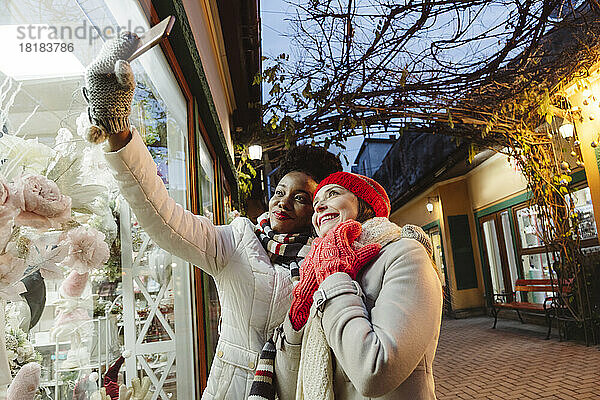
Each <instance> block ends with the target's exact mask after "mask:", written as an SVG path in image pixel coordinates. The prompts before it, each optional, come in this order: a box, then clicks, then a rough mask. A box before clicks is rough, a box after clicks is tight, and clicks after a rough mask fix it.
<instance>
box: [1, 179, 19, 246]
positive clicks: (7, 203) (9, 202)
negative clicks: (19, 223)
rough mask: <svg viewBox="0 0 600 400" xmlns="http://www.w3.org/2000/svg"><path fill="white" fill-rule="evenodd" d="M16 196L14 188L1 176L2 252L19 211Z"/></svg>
mask: <svg viewBox="0 0 600 400" xmlns="http://www.w3.org/2000/svg"><path fill="white" fill-rule="evenodd" d="M15 197H16V195H15V191H14V189H13V188H12V187H11V186H10V185H9V184H8V183H7V182H6V180H5V179H4V177H2V176H0V252H1V251H2V250H3V249H4V248H5V247H6V243H8V240H9V239H10V235H11V234H12V228H13V220H14V217H15V216H16V215H17V214H18V213H19V209H18V208H17V205H16V202H15Z"/></svg>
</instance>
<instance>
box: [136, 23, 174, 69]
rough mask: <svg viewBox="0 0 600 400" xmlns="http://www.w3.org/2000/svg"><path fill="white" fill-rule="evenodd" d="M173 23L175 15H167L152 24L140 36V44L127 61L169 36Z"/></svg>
mask: <svg viewBox="0 0 600 400" xmlns="http://www.w3.org/2000/svg"><path fill="white" fill-rule="evenodd" d="M174 23H175V17H174V16H172V15H171V16H169V17H167V18H165V19H163V20H162V21H160V22H159V23H158V24H156V25H154V26H153V27H152V28H150V30H149V31H147V32H146V33H144V34H143V35H142V37H140V44H139V46H138V48H137V49H136V50H135V51H134V52H133V54H132V55H131V57H129V58H128V59H127V61H129V62H131V61H133V60H135V59H136V58H138V57H139V56H141V55H142V54H144V53H145V52H147V51H148V50H150V49H151V48H153V47H154V46H156V45H157V44H158V43H160V41H161V40H163V39H164V38H166V37H167V36H169V34H170V33H171V29H173V24H174Z"/></svg>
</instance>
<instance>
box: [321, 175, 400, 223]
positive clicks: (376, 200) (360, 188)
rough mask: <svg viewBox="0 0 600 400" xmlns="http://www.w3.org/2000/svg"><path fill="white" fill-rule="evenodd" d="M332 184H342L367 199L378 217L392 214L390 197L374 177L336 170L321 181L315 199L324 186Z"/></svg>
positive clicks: (356, 194)
mask: <svg viewBox="0 0 600 400" xmlns="http://www.w3.org/2000/svg"><path fill="white" fill-rule="evenodd" d="M330 184H336V185H340V186H342V187H344V188H346V189H348V190H349V191H351V192H352V193H353V194H354V195H355V196H356V197H359V198H361V199H363V200H364V201H366V202H367V203H368V204H369V205H370V206H371V207H373V210H374V211H375V216H376V217H386V218H387V217H389V216H390V209H391V208H392V207H391V205H390V199H389V198H388V195H387V193H386V192H385V189H384V188H382V187H381V185H380V184H379V183H377V182H375V181H374V180H373V179H371V178H369V177H366V176H363V175H358V174H352V173H350V172H343V171H342V172H334V173H333V174H331V175H329V176H328V177H327V178H325V179H323V180H322V181H321V182H320V183H319V186H317V190H315V194H314V195H313V199H314V196H316V194H317V192H318V191H319V190H320V189H321V188H322V187H323V186H325V185H330Z"/></svg>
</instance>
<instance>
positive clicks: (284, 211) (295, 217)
mask: <svg viewBox="0 0 600 400" xmlns="http://www.w3.org/2000/svg"><path fill="white" fill-rule="evenodd" d="M316 187H317V182H316V181H315V180H314V178H312V177H310V176H309V175H307V174H306V173H304V172H300V171H294V172H290V173H289V174H287V175H285V176H284V177H283V178H282V179H281V181H279V184H278V185H277V188H275V194H274V195H273V197H272V198H271V200H270V201H269V220H270V222H271V228H273V230H275V231H277V232H280V233H290V232H309V231H310V230H311V216H312V214H313V207H312V204H311V201H310V200H311V198H312V195H313V193H314V192H315V189H316Z"/></svg>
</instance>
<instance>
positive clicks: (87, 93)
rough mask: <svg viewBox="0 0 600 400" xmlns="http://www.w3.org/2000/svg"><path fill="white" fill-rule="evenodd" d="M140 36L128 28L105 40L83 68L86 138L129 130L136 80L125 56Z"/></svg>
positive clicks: (101, 137)
mask: <svg viewBox="0 0 600 400" xmlns="http://www.w3.org/2000/svg"><path fill="white" fill-rule="evenodd" d="M139 40H140V39H139V38H138V36H137V35H136V34H134V33H131V32H123V33H121V34H120V35H119V36H118V37H116V38H114V39H111V40H109V41H108V42H106V43H104V46H102V50H100V54H98V56H97V57H96V59H95V60H94V61H93V62H92V63H91V64H90V65H89V66H88V67H87V69H86V71H85V78H86V87H84V88H83V96H84V98H85V100H86V101H87V102H88V116H89V118H90V122H91V124H92V125H91V126H90V127H89V128H88V132H87V139H88V140H89V141H90V142H92V143H101V142H103V141H104V140H106V139H108V136H109V135H110V134H111V133H116V132H122V131H125V130H129V114H130V113H131V100H132V99H133V91H134V89H135V80H134V77H133V72H132V71H131V66H130V65H129V63H128V62H127V61H125V60H126V59H128V58H129V57H130V56H131V54H133V52H134V51H135V50H136V49H137V47H138V44H139Z"/></svg>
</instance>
